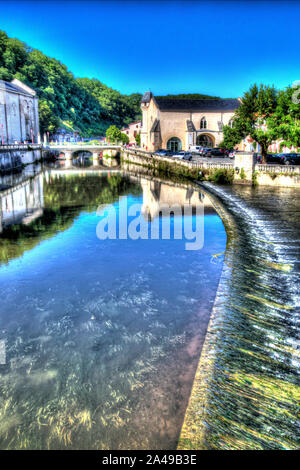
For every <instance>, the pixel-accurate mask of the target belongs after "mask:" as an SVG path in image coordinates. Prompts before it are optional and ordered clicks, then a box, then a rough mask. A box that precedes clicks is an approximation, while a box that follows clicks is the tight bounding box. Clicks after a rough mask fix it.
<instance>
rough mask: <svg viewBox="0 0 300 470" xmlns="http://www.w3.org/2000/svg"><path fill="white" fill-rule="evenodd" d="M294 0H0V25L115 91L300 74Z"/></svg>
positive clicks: (232, 86)
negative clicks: (290, 0)
mask: <svg viewBox="0 0 300 470" xmlns="http://www.w3.org/2000/svg"><path fill="white" fill-rule="evenodd" d="M299 24H300V2H296V1H293V2H279V1H273V2H272V1H268V2H256V1H250V2H238V1H225V0H224V1H206V2H200V1H192V2H189V1H185V2H182V1H181V2H180V1H160V2H159V1H142V0H141V1H139V2H133V1H123V2H121V1H119V2H115V1H102V2H100V1H78V0H77V1H73V2H71V1H59V2H57V1H56V2H55V1H50V0H49V1H39V0H36V1H31V2H30V1H25V0H24V1H17V2H16V1H14V0H10V1H9V2H7V0H6V1H5V2H4V1H2V0H0V29H2V30H4V31H6V33H7V34H8V35H9V36H12V37H17V38H19V39H21V40H23V41H25V42H27V43H28V44H29V45H30V46H32V47H35V48H38V49H40V50H41V51H43V52H44V53H45V54H47V55H49V56H52V57H55V58H57V59H58V60H60V61H61V62H63V63H64V64H66V65H67V67H68V68H69V70H71V71H72V72H73V73H74V74H75V76H78V77H90V78H93V77H95V78H98V79H99V80H101V81H102V82H103V83H105V84H106V85H108V86H110V87H112V88H115V89H117V90H119V91H121V92H122V93H133V92H140V93H143V92H144V91H146V90H149V89H151V91H152V92H153V93H154V94H156V95H160V94H162V95H163V94H168V93H207V94H211V95H216V96H221V97H227V98H230V97H237V96H241V95H242V94H243V93H244V91H246V90H247V89H248V88H249V86H250V85H251V84H253V83H254V82H257V83H261V82H263V83H265V84H274V85H275V86H276V87H278V88H284V87H286V86H288V85H291V84H292V83H293V81H295V80H300V61H299V50H300V49H299V47H300V35H299Z"/></svg>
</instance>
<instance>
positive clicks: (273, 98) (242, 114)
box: [223, 84, 278, 157]
mask: <svg viewBox="0 0 300 470" xmlns="http://www.w3.org/2000/svg"><path fill="white" fill-rule="evenodd" d="M277 99H278V92H277V91H276V90H275V88H274V87H273V86H265V85H262V84H261V85H260V87H258V86H257V85H256V84H255V85H253V86H252V87H250V89H249V91H247V92H246V93H245V94H244V96H243V98H242V102H241V105H240V107H239V108H238V109H237V110H236V112H235V115H234V118H233V125H232V127H230V126H224V128H223V133H224V145H225V146H226V147H229V148H232V147H233V146H235V145H236V144H238V143H239V142H240V141H241V140H242V139H244V138H245V137H247V136H250V137H251V138H252V139H253V140H254V141H255V142H257V143H258V144H259V145H260V147H261V153H262V155H263V157H265V156H266V154H267V151H268V146H269V145H270V144H271V143H272V142H273V141H274V140H275V139H276V135H277V133H276V131H275V129H273V128H269V127H268V126H267V122H268V119H269V118H270V117H271V116H272V115H273V114H274V112H275V110H276V107H277Z"/></svg>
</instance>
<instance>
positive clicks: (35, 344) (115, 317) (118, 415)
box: [0, 171, 226, 449]
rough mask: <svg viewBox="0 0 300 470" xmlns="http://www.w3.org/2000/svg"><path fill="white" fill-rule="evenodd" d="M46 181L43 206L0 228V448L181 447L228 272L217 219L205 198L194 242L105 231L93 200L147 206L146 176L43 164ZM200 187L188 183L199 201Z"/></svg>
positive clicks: (185, 191)
mask: <svg viewBox="0 0 300 470" xmlns="http://www.w3.org/2000/svg"><path fill="white" fill-rule="evenodd" d="M38 178H40V176H39V177H38ZM38 181H41V180H40V179H39V180H38ZM156 184H157V185H158V186H159V184H158V183H156ZM39 187H40V189H41V190H42V193H40V194H41V195H42V198H41V199H40V206H41V208H42V210H43V214H41V215H40V217H39V218H37V219H35V220H32V221H31V223H29V224H28V225H24V224H22V223H20V222H22V220H21V221H20V220H19V219H18V220H16V221H15V222H17V224H14V225H7V226H6V227H5V228H4V229H3V233H2V237H1V245H0V250H1V251H0V253H1V260H2V266H1V267H0V286H1V295H2V302H1V306H0V339H4V340H5V343H6V355H7V363H6V364H5V365H0V447H1V448H2V449H5V448H31V449H42V448H56V449H63V448H90V449H92V448H94V449H130V448H132V449H136V448H146V449H171V448H175V447H176V444H177V440H178V435H179V432H180V427H181V424H182V420H183V416H184V412H185V408H186V405H187V400H188V396H189V393H190V388H191V384H192V380H193V376H194V373H195V368H196V366H197V362H198V358H199V354H200V350H201V347H202V342H203V339H204V336H205V331H206V327H207V323H208V318H209V314H210V310H211V306H212V303H213V300H214V296H215V291H216V288H217V284H218V279H219V276H220V274H221V269H222V263H216V264H214V263H211V262H210V260H211V259H212V256H213V255H214V254H216V253H222V252H223V251H224V248H225V243H226V236H225V231H224V228H223V224H222V222H221V219H220V218H219V216H218V215H217V214H216V213H215V212H213V210H212V208H211V206H210V204H209V203H207V213H206V214H207V215H206V216H205V225H204V229H205V245H204V248H203V249H202V250H200V251H197V252H195V251H185V250H184V244H185V240H104V241H103V240H99V239H97V237H96V226H97V223H98V221H99V217H97V215H96V208H97V207H98V206H99V205H100V204H114V206H115V208H116V210H117V211H118V208H119V199H118V198H119V196H120V195H128V201H129V205H130V204H133V203H137V202H139V203H142V202H145V200H146V199H147V198H148V199H147V200H148V202H147V203H149V200H150V199H149V197H150V193H151V194H152V192H151V185H148V183H147V182H143V181H142V182H141V183H139V182H137V181H135V180H133V179H130V178H128V177H123V176H122V175H121V174H119V173H108V174H105V175H103V176H99V175H90V174H89V175H79V174H70V175H65V174H63V175H60V174H59V172H57V173H56V174H55V173H54V174H53V173H51V172H48V171H46V173H45V174H44V178H43V180H42V181H41V184H40V186H39ZM148 187H149V190H150V193H147V190H148V189H147V188H148ZM30 188H31V189H30ZM142 188H143V190H144V197H145V199H143V193H142ZM30 191H32V192H31V193H30ZM168 191H169V197H170V198H171V197H172V194H173V193H174V191H175V186H174V185H172V184H171V183H170V184H169V189H168V184H167V183H164V184H163V185H160V194H161V196H162V195H164V199H165V200H166V199H167V194H168ZM176 191H177V192H178V194H177V196H178V195H179V193H180V188H178V187H177V186H176ZM192 192H194V188H192V187H187V186H186V185H185V186H183V187H182V188H181V196H182V198H183V199H184V200H187V199H189V198H190V199H191V198H192V197H194V198H195V201H196V200H197V203H199V201H201V200H202V199H203V198H201V197H199V194H198V193H196V192H195V195H194V196H193V195H192ZM29 194H31V196H32V195H33V194H35V189H34V186H33V187H29ZM151 197H152V199H151V201H152V203H153V204H154V205H155V204H156V202H157V201H155V199H153V194H152V196H151ZM157 197H158V199H159V197H160V196H159V194H158V195H157ZM204 200H206V199H204ZM192 204H194V202H192ZM209 206H210V209H209ZM153 207H154V206H153ZM152 216H153V217H155V213H154V212H153V214H152ZM151 223H152V222H149V224H151ZM3 261H5V262H6V263H3Z"/></svg>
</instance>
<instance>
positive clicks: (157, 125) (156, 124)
mask: <svg viewBox="0 0 300 470" xmlns="http://www.w3.org/2000/svg"><path fill="white" fill-rule="evenodd" d="M150 132H160V123H159V119H155V121H154V123H153V126H152V127H151V131H150Z"/></svg>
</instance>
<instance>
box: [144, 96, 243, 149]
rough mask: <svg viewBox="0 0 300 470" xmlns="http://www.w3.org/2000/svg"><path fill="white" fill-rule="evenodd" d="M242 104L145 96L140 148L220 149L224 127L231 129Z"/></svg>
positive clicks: (237, 102) (217, 100) (231, 101)
mask: <svg viewBox="0 0 300 470" xmlns="http://www.w3.org/2000/svg"><path fill="white" fill-rule="evenodd" d="M239 104H240V101H239V100H238V99H196V100H195V99H168V98H155V97H154V96H153V94H152V93H151V92H150V91H149V92H146V93H145V94H144V96H143V98H142V101H141V108H142V113H143V118H142V127H141V147H142V148H144V149H145V150H150V151H153V150H157V149H159V148H168V149H169V150H172V151H177V150H181V149H182V150H189V149H190V147H191V146H192V145H201V146H204V147H217V146H218V144H219V143H220V142H221V141H222V140H223V132H222V129H223V126H224V125H225V124H226V125H230V122H231V119H232V117H233V115H234V112H235V110H236V109H237V108H238V107H239Z"/></svg>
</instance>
